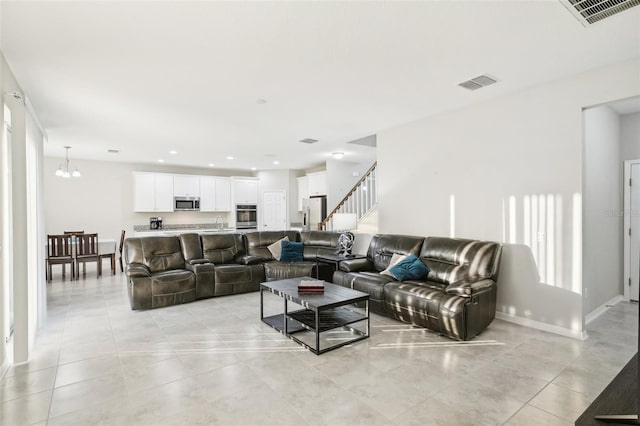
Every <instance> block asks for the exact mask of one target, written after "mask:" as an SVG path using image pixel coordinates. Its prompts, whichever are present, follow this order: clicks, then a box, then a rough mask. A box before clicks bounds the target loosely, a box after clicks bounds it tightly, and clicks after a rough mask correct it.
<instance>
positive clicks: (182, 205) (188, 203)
mask: <svg viewBox="0 0 640 426" xmlns="http://www.w3.org/2000/svg"><path fill="white" fill-rule="evenodd" d="M199 210H200V197H173V211H176V212H177V211H199Z"/></svg>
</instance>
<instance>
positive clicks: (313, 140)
mask: <svg viewBox="0 0 640 426" xmlns="http://www.w3.org/2000/svg"><path fill="white" fill-rule="evenodd" d="M300 142H302V143H309V144H311V143H316V142H318V140H317V139H311V138H306V139H302V140H301V141H300Z"/></svg>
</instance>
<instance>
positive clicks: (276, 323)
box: [260, 277, 370, 355]
mask: <svg viewBox="0 0 640 426" xmlns="http://www.w3.org/2000/svg"><path fill="white" fill-rule="evenodd" d="M302 280H313V278H311V277H299V278H289V279H286V280H278V281H268V282H265V283H262V284H260V319H261V320H262V321H263V322H264V323H265V324H268V325H269V326H271V327H273V328H275V329H276V330H278V331H279V332H281V333H282V334H284V335H285V336H287V337H289V338H290V339H291V340H293V341H295V342H297V343H299V344H300V345H302V346H304V347H305V348H307V349H309V350H310V351H311V352H313V353H314V354H316V355H320V354H322V353H325V352H328V351H330V350H333V349H337V348H339V347H341V346H344V345H348V344H350V343H354V342H357V341H359V340H362V339H366V338H368V337H369V329H370V322H369V321H370V319H369V295H368V294H367V293H363V292H361V291H357V290H352V289H350V288H346V287H341V286H339V285H335V284H331V283H325V284H324V293H323V294H298V284H299V283H300V281H302ZM265 291H267V292H269V293H273V294H275V295H276V296H279V297H281V298H282V299H283V301H284V307H283V309H282V310H281V311H280V312H279V313H276V314H274V315H268V316H265V303H264V293H265Z"/></svg>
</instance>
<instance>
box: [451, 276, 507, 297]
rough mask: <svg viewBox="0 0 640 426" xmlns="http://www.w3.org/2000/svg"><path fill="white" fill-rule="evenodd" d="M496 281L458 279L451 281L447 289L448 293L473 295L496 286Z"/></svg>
mask: <svg viewBox="0 0 640 426" xmlns="http://www.w3.org/2000/svg"><path fill="white" fill-rule="evenodd" d="M495 285H496V283H495V282H494V281H493V280H489V279H484V280H479V281H464V280H463V281H456V282H454V283H451V284H449V285H448V286H447V288H446V289H445V292H446V293H447V294H455V295H458V296H473V295H475V294H477V293H480V292H483V291H485V290H488V289H490V288H492V287H494V286H495Z"/></svg>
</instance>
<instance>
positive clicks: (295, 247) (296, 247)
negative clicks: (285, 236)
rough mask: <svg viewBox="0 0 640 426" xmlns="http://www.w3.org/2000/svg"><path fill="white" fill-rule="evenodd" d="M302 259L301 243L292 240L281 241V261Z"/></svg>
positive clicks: (298, 260)
mask: <svg viewBox="0 0 640 426" xmlns="http://www.w3.org/2000/svg"><path fill="white" fill-rule="evenodd" d="M303 260H304V257H303V255H302V243H296V242H293V241H283V242H282V252H281V253H280V261H281V262H302V261H303Z"/></svg>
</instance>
